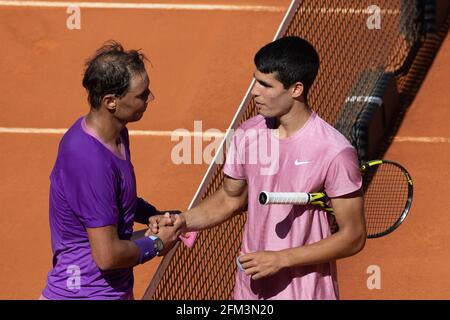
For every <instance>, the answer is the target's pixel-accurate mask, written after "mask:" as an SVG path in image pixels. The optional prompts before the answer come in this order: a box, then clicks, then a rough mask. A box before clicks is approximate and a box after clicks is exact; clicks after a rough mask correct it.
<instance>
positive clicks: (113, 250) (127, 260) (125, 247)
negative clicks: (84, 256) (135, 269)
mask: <svg viewBox="0 0 450 320" xmlns="http://www.w3.org/2000/svg"><path fill="white" fill-rule="evenodd" d="M86 230H87V233H88V237H89V244H90V246H91V251H92V257H93V259H94V261H95V263H96V264H97V266H98V267H99V268H100V269H101V270H105V271H106V270H113V269H120V268H128V267H132V266H134V265H136V264H137V262H138V259H139V248H138V246H137V245H136V244H135V243H134V242H133V241H128V240H120V239H119V237H118V235H117V226H115V225H110V226H105V227H99V228H86Z"/></svg>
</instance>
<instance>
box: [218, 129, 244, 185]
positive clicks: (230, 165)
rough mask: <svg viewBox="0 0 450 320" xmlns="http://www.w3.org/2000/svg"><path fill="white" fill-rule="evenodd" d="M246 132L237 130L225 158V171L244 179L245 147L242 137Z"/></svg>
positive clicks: (227, 173)
mask: <svg viewBox="0 0 450 320" xmlns="http://www.w3.org/2000/svg"><path fill="white" fill-rule="evenodd" d="M243 135H244V132H243V131H242V130H241V129H238V130H236V132H235V133H234V135H233V139H232V140H231V143H230V145H229V148H228V151H227V157H226V160H225V165H224V167H223V172H224V173H225V174H226V175H227V176H229V177H231V178H234V179H239V180H243V179H245V178H246V176H245V167H244V161H243V159H244V154H243V153H244V149H243V148H241V143H240V142H241V138H242V136H243Z"/></svg>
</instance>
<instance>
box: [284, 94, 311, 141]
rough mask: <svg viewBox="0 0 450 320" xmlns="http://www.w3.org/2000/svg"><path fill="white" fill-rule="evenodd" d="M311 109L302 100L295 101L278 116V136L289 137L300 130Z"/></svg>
mask: <svg viewBox="0 0 450 320" xmlns="http://www.w3.org/2000/svg"><path fill="white" fill-rule="evenodd" d="M311 113H312V111H311V109H310V108H309V107H308V106H307V105H306V104H305V103H303V102H300V101H296V102H294V105H293V106H292V108H291V109H290V110H289V112H288V113H286V114H284V115H282V116H280V117H279V118H278V123H279V126H278V136H279V138H289V137H290V136H292V135H293V134H295V133H296V132H297V131H298V130H300V129H301V128H302V127H303V126H304V125H305V123H306V122H307V121H308V119H309V117H310V116H311Z"/></svg>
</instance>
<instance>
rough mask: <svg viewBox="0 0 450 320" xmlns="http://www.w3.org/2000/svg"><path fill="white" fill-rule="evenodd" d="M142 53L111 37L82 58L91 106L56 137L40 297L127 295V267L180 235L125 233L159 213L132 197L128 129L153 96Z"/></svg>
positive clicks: (162, 250) (171, 231) (129, 295)
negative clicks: (47, 264) (47, 259)
mask: <svg viewBox="0 0 450 320" xmlns="http://www.w3.org/2000/svg"><path fill="white" fill-rule="evenodd" d="M144 60H145V56H144V55H143V54H142V53H140V52H138V51H136V50H130V51H125V50H124V49H123V47H122V46H121V45H120V44H119V43H117V42H113V41H112V42H109V43H107V44H106V45H104V46H103V47H102V48H100V49H99V50H98V51H97V53H96V54H95V55H94V57H92V58H91V59H90V60H89V61H88V62H87V68H86V71H85V74H84V78H83V86H84V87H85V88H86V90H87V92H88V101H89V104H90V111H89V113H88V114H87V115H86V116H84V117H81V118H80V119H78V120H77V121H76V122H75V123H74V124H73V125H72V127H71V128H70V129H69V130H68V131H67V133H66V134H65V135H64V137H63V138H62V140H61V142H60V145H59V150H58V156H57V159H56V163H55V165H54V167H53V170H52V172H51V175H50V210H49V211H50V231H51V242H52V251H53V268H52V269H51V270H50V272H49V273H48V277H47V283H46V286H45V288H44V290H43V292H42V295H41V299H108V300H109V299H117V300H122V299H133V267H134V266H135V265H138V264H141V263H144V262H146V261H148V260H150V259H151V258H153V257H155V256H156V255H163V254H165V253H166V252H167V251H168V250H169V249H170V248H171V247H172V246H173V245H174V244H175V242H176V241H177V240H178V236H179V235H180V233H179V231H176V230H177V229H179V228H176V227H167V228H163V229H162V230H160V231H159V233H158V235H157V237H156V236H150V237H144V238H141V239H138V240H135V241H132V240H130V239H131V235H132V232H133V223H134V222H135V221H136V222H140V223H145V224H148V219H149V217H151V216H152V215H155V214H161V212H159V211H158V210H157V209H156V208H155V207H153V206H152V205H150V204H149V203H147V202H146V201H144V200H143V199H141V198H139V197H137V194H136V178H135V175H134V170H133V165H132V163H131V157H130V148H129V139H128V130H127V128H126V124H127V123H129V122H134V121H138V120H140V119H141V118H142V116H143V114H144V112H145V110H146V108H147V104H148V103H149V102H150V101H151V100H153V99H154V96H153V94H152V93H151V91H150V89H149V84H150V81H149V78H148V75H147V72H146V70H145V65H144Z"/></svg>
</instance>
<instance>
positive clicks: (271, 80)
mask: <svg viewBox="0 0 450 320" xmlns="http://www.w3.org/2000/svg"><path fill="white" fill-rule="evenodd" d="M253 75H254V77H255V79H256V80H257V81H263V82H266V83H268V84H272V85H277V84H280V85H282V83H281V82H280V81H279V80H278V72H271V73H262V72H261V71H259V70H258V69H256V70H255V73H254V74H253Z"/></svg>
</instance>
